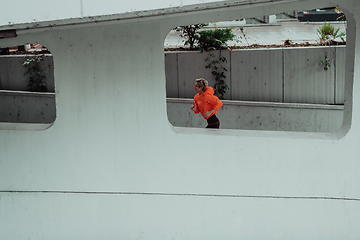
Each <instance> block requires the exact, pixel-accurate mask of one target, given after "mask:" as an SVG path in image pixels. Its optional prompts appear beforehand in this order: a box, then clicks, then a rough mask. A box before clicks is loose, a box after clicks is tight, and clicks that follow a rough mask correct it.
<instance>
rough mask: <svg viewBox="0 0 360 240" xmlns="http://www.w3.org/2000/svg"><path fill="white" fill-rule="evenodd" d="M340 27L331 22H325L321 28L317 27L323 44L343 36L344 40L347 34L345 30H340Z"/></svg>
mask: <svg viewBox="0 0 360 240" xmlns="http://www.w3.org/2000/svg"><path fill="white" fill-rule="evenodd" d="M339 31H340V29H339V28H336V29H335V27H334V26H333V25H331V24H330V23H327V22H325V23H324V25H322V26H321V27H320V28H319V29H317V33H318V36H319V40H320V43H321V44H327V43H329V42H331V41H334V40H335V39H336V38H341V40H342V41H343V42H344V41H345V40H344V37H345V36H346V33H345V32H340V33H339Z"/></svg>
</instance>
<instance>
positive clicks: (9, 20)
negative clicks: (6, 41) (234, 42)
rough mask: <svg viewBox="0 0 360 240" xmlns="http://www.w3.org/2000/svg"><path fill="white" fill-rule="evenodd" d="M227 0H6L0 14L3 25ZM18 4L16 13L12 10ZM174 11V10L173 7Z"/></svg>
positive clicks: (146, 10) (130, 14)
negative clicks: (32, 0) (27, 0)
mask: <svg viewBox="0 0 360 240" xmlns="http://www.w3.org/2000/svg"><path fill="white" fill-rule="evenodd" d="M223 1H224V0H157V1H143V0H137V1H125V0H119V1H111V0H104V1H101V2H99V1H92V0H65V1H56V0H50V1H45V0H37V1H36V2H31V3H29V2H25V1H23V0H13V1H12V2H8V1H3V3H2V6H1V8H2V9H3V12H2V14H1V15H0V26H1V25H12V24H19V23H35V24H37V23H38V22H42V21H52V20H61V19H69V18H83V17H92V16H101V15H111V14H118V13H125V14H128V15H129V16H132V17H139V15H137V14H134V13H133V12H139V11H143V12H140V13H138V14H140V16H141V15H143V14H144V12H145V14H146V12H148V11H151V10H152V11H154V13H153V14H157V13H158V12H159V11H156V10H157V9H164V8H171V7H173V8H183V7H186V6H189V5H193V4H199V3H202V4H204V3H213V4H216V3H221V2H223ZM15 7H16V8H17V11H16V14H13V12H12V11H11V10H13V9H14V8H15ZM170 12H171V11H170Z"/></svg>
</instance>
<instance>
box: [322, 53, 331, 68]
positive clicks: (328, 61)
mask: <svg viewBox="0 0 360 240" xmlns="http://www.w3.org/2000/svg"><path fill="white" fill-rule="evenodd" d="M330 62H331V61H330V59H328V58H327V57H326V56H325V60H323V59H320V62H319V65H324V70H328V69H329V67H330Z"/></svg>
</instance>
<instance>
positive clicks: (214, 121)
mask: <svg viewBox="0 0 360 240" xmlns="http://www.w3.org/2000/svg"><path fill="white" fill-rule="evenodd" d="M206 121H207V122H208V125H207V126H206V128H219V127H220V120H219V119H218V118H217V117H216V115H215V114H214V115H212V116H211V117H209V118H208V119H206Z"/></svg>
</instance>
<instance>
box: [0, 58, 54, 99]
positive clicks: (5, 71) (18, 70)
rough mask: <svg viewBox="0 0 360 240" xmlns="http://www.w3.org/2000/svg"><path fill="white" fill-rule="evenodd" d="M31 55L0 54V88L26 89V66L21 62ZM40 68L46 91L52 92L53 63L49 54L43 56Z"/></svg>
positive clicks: (27, 76)
mask: <svg viewBox="0 0 360 240" xmlns="http://www.w3.org/2000/svg"><path fill="white" fill-rule="evenodd" d="M32 57H33V56H32V55H21V56H19V55H8V56H0V90H14V91H27V90H28V83H29V75H28V74H27V75H25V73H26V71H27V70H28V66H23V62H24V61H25V60H26V59H27V58H32ZM40 68H41V69H42V70H43V74H44V76H45V83H46V88H47V90H48V92H54V63H53V59H52V56H51V55H50V56H44V60H43V61H41V62H40Z"/></svg>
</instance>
